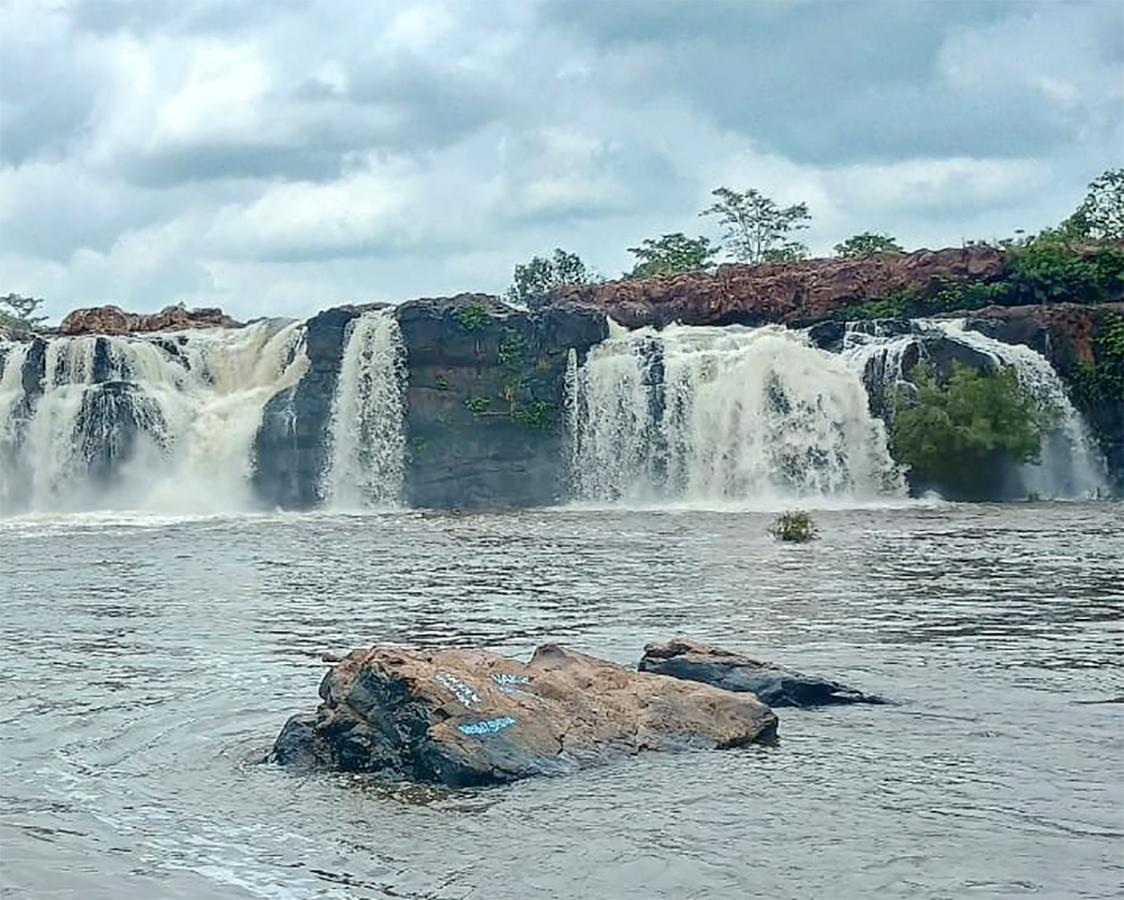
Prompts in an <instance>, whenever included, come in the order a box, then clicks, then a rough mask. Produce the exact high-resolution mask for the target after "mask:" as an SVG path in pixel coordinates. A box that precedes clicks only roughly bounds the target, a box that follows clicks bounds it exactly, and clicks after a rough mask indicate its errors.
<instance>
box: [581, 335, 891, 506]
mask: <svg viewBox="0 0 1124 900" xmlns="http://www.w3.org/2000/svg"><path fill="white" fill-rule="evenodd" d="M570 382H571V383H570V385H569V387H568V390H569V398H568V402H569V406H570V409H569V420H570V423H571V424H570V440H571V484H572V491H573V495H574V497H575V498H576V499H579V500H584V501H593V502H606V501H609V502H612V501H623V502H639V503H645V502H688V503H692V502H697V503H708V502H746V501H749V502H765V503H768V502H773V501H778V500H779V501H786V500H802V499H804V500H806V499H816V500H822V499H833V498H835V499H847V500H865V499H875V498H879V497H886V496H901V495H902V494H903V493H904V483H903V480H902V477H901V474H900V472H899V470H898V467H897V466H896V465H895V464H894V462H893V461H892V459H891V458H890V455H889V451H888V450H887V446H886V432H885V428H884V426H883V424H882V422H880V421H879V420H878V419H876V418H874V417H873V416H872V415H871V414H870V412H869V409H868V403H867V396H866V393H865V391H864V390H863V386H862V383H861V382H860V381H859V378H858V377H857V376H856V375H855V373H854V371H852V369H851V368H850V367H848V365H847V364H846V363H845V362H844V361H843V360H842V359H840V358H839V357H838V356H834V355H832V354H830V353H827V352H824V351H821V350H818V349H816V348H815V347H812V346H811V345H810V344H809V343H808V341H807V338H806V337H805V336H804V335H803V334H801V333H799V332H793V331H789V330H787V329H784V328H782V327H779V326H768V327H764V328H745V327H741V326H727V327H688V326H678V325H673V326H670V327H668V328H665V329H664V330H662V331H654V330H651V329H640V330H637V331H633V332H623V333H622V332H621V330H620V329H615V330H614V334H613V335H612V336H611V337H610V339H609V340H607V341H605V342H604V343H602V344H601V345H599V346H597V347H594V348H593V349H592V350H591V351H590V353H589V355H588V357H587V359H586V361H585V363H584V364H583V365H582V366H581V367H579V368H577V369H576V371H574V372H573V373H572V376H571V378H570Z"/></svg>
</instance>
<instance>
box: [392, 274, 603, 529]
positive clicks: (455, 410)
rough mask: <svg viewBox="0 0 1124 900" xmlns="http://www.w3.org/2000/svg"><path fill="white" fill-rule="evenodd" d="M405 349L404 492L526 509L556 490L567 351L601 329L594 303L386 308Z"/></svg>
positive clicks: (583, 347)
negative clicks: (539, 307) (533, 308)
mask: <svg viewBox="0 0 1124 900" xmlns="http://www.w3.org/2000/svg"><path fill="white" fill-rule="evenodd" d="M397 314H398V323H399V327H400V328H401V332H402V340H403V343H404V344H405V347H406V358H407V367H408V373H409V376H408V388H407V393H406V430H407V441H408V447H409V455H410V466H409V468H408V473H407V484H406V492H407V496H408V498H409V501H410V503H411V504H413V505H415V506H423V507H496V506H534V505H542V504H549V503H553V502H556V501H557V500H559V499H560V497H561V496H562V495H563V493H564V484H563V477H564V474H565V471H564V463H563V459H564V454H563V446H562V445H563V440H564V427H563V423H564V416H563V412H564V407H565V396H564V394H565V375H566V366H567V358H568V355H569V353H570V351H571V350H573V352H574V353H575V355H576V358H577V359H578V360H584V358H585V354H586V352H587V351H588V349H589V348H590V347H591V346H592V345H594V344H596V343H598V342H599V341H601V340H604V338H605V337H606V336H607V334H608V326H607V324H606V322H605V318H604V316H603V315H601V314H600V313H598V312H597V311H595V310H591V309H587V308H583V307H575V306H557V307H553V308H551V309H548V310H545V311H543V312H541V313H530V312H526V311H523V310H518V309H515V308H513V307H510V306H508V305H506V304H504V303H502V302H500V301H499V300H498V299H497V298H495V297H491V296H488V295H484V294H461V295H458V296H456V297H449V298H438V299H422V300H412V301H410V302H407V303H403V304H402V305H401V306H399V307H398V310H397Z"/></svg>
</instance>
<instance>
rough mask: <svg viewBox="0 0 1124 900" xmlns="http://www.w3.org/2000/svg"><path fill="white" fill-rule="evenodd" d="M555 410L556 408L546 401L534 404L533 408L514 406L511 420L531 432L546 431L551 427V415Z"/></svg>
mask: <svg viewBox="0 0 1124 900" xmlns="http://www.w3.org/2000/svg"><path fill="white" fill-rule="evenodd" d="M553 409H554V407H553V406H552V405H551V404H550V403H547V402H546V401H545V400H539V401H537V402H536V403H532V404H531V406H530V407H529V408H526V409H524V408H523V407H521V406H516V405H515V404H512V407H511V419H512V421H513V422H516V423H518V424H519V425H522V426H523V427H524V428H528V429H530V430H531V431H545V430H546V429H547V428H549V427H550V425H551V422H552V419H551V415H550V414H551V412H552V410H553Z"/></svg>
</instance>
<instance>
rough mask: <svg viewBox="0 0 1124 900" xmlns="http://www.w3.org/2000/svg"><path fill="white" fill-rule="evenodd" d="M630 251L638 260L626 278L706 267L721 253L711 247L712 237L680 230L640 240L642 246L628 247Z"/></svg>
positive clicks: (646, 276)
mask: <svg viewBox="0 0 1124 900" xmlns="http://www.w3.org/2000/svg"><path fill="white" fill-rule="evenodd" d="M628 252H629V253H631V254H632V255H633V256H635V257H636V259H637V262H636V265H635V266H633V267H632V271H631V272H626V273H625V276H624V277H625V278H648V277H649V276H652V275H671V274H673V273H675V272H695V271H698V270H699V269H706V268H708V267H709V266H710V264H711V262H712V261H713V259H714V257H715V256H717V255H718V248H717V247H713V246H711V243H710V239H709V238H705V237H697V238H689V237H687V235H685V234H683V233H682V232H681V231H677V232H675V233H674V234H661V235H660V236H659V237H658V238H647V239H646V240H643V241H641V242H640V246H639V247H629V248H628Z"/></svg>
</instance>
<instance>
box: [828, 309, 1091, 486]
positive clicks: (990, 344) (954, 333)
mask: <svg viewBox="0 0 1124 900" xmlns="http://www.w3.org/2000/svg"><path fill="white" fill-rule="evenodd" d="M934 337H937V338H940V339H943V340H945V341H948V342H950V343H951V344H952V345H953V349H954V350H955V349H956V348H957V347H959V348H963V349H964V350H966V351H969V352H973V353H975V354H979V355H982V356H983V357H984V358H986V359H987V360H989V361H990V363H991V365H992V366H994V367H1000V366H1010V367H1011V368H1013V369H1014V372H1015V375H1016V377H1017V379H1018V382H1019V385H1020V387H1021V388H1022V389H1023V390H1024V391H1025V392H1026V394H1027V395H1028V396H1029V397H1030V398H1031V399H1033V400H1034V401H1035V402H1036V403H1037V404H1039V405H1040V406H1041V407H1043V408H1046V409H1049V410H1052V411H1054V413H1055V414H1056V422H1055V425H1054V427H1053V428H1052V429H1051V430H1050V432H1049V433H1048V434H1046V435H1045V436H1044V438H1043V442H1042V452H1041V459H1040V462H1038V463H1036V464H1028V465H1019V466H1018V467H1016V468H1015V469H1014V471H1012V472H1011V476H1012V477H1013V478H1014V479H1015V482H1016V483H1015V484H1014V485H1013V486H1012V487H1011V489H1010V493H1012V494H1015V495H1022V496H1027V495H1034V496H1039V497H1052V498H1070V499H1083V498H1088V497H1097V496H1101V495H1104V494H1107V492H1108V478H1107V474H1106V470H1105V463H1104V458H1103V456H1102V455H1101V453H1100V452H1099V450H1098V449H1097V446H1096V442H1095V441H1094V439H1093V437H1092V435H1091V434H1090V432H1089V429H1088V427H1087V426H1086V424H1085V422H1084V420H1083V419H1082V418H1081V415H1080V413H1078V412H1077V410H1076V409H1075V408H1074V406H1073V403H1072V402H1071V401H1070V399H1069V396H1068V395H1067V393H1066V390H1065V385H1064V384H1063V382H1062V380H1061V378H1060V377H1059V376H1058V373H1057V372H1056V371H1055V370H1054V367H1053V366H1052V365H1050V361H1049V360H1047V359H1046V358H1045V357H1044V356H1042V354H1040V353H1038V352H1037V351H1035V350H1033V349H1031V348H1030V347H1027V346H1025V345H1023V344H1007V343H1004V342H1003V341H999V340H996V339H994V338H991V337H988V336H987V335H984V334H980V333H979V332H976V331H972V330H970V329H968V328H966V327H965V324H964V322H963V320H952V319H917V320H913V321H912V322H910V323H901V322H895V323H892V324H891V323H870V322H864V323H851V324H850V325H849V326H848V329H847V332H846V334H845V336H844V343H843V351H842V354H841V355H842V357H843V359H845V360H846V361H847V363H848V364H849V365H850V366H851V367H852V369H854V371H855V372H856V373H857V374H858V375H859V376H860V377H861V378H862V379H863V381H864V383H865V384H866V387H867V391H868V392H869V394H870V397H871V399H872V405H874V406H875V407H876V408H877V409H879V410H880V411H881V412H882V414H883V415H885V416H890V415H892V411H893V410H892V406H893V404H892V398H893V394H894V391H895V390H896V388H897V385H898V384H899V383H900V382H901V381H902V379H903V378H904V377H905V368H906V361H907V359H910V358H911V357H912V358H913V359H914V360H924V359H926V358H927V357H928V356H929V350H928V345H929V342H930V341H931V339H932V338H934Z"/></svg>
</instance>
